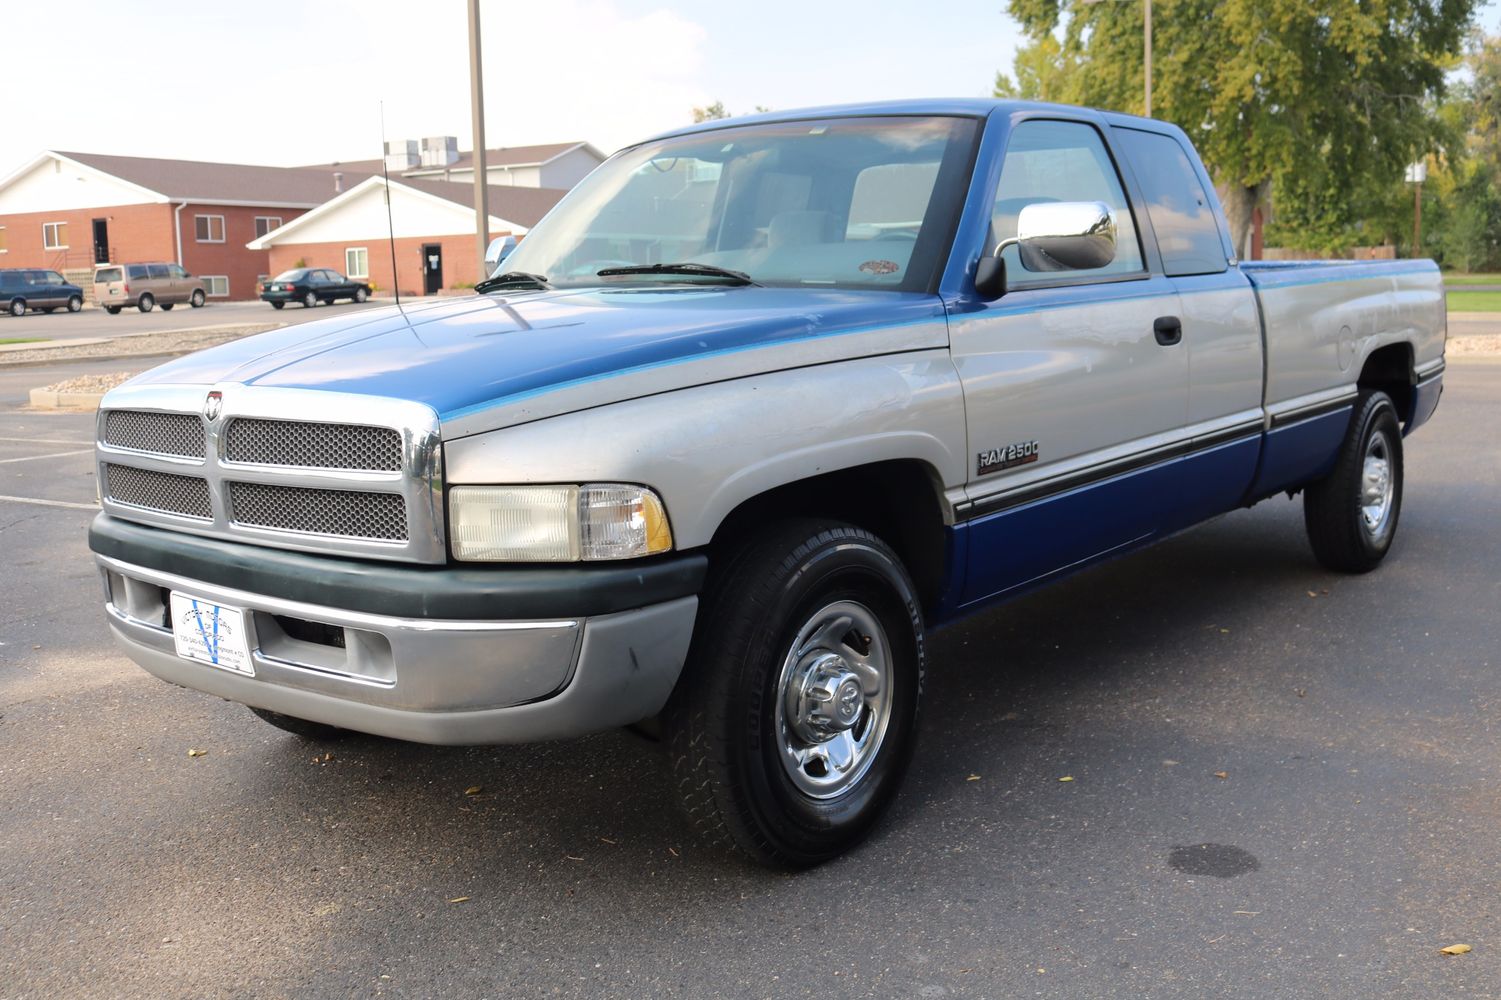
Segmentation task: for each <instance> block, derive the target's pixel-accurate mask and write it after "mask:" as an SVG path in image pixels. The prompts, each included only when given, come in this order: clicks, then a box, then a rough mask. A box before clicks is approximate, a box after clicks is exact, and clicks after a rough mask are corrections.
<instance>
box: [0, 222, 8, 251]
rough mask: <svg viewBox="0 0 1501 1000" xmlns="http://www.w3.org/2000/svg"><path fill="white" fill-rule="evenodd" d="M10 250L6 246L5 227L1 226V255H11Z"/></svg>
mask: <svg viewBox="0 0 1501 1000" xmlns="http://www.w3.org/2000/svg"><path fill="white" fill-rule="evenodd" d="M9 252H10V248H9V247H7V246H6V245H5V227H4V226H0V253H9Z"/></svg>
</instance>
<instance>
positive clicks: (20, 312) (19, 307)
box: [10, 299, 26, 316]
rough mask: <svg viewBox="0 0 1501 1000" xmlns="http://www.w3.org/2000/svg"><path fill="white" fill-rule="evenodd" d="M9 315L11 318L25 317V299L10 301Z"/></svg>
mask: <svg viewBox="0 0 1501 1000" xmlns="http://www.w3.org/2000/svg"><path fill="white" fill-rule="evenodd" d="M10 314H11V315H12V316H25V315H26V300H25V299H12V300H11V303H10Z"/></svg>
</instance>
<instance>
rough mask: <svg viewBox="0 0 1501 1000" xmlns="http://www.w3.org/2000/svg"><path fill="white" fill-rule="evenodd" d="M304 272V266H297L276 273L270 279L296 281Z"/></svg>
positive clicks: (305, 270) (305, 271) (305, 269)
mask: <svg viewBox="0 0 1501 1000" xmlns="http://www.w3.org/2000/svg"><path fill="white" fill-rule="evenodd" d="M304 274H307V268H305V267H298V268H294V269H292V270H290V271H283V272H281V273H280V274H278V275H277V276H276V277H274V278H272V279H271V280H272V281H297V280H298V279H299V278H301V277H302V276H303V275H304Z"/></svg>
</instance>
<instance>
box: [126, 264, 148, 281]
mask: <svg viewBox="0 0 1501 1000" xmlns="http://www.w3.org/2000/svg"><path fill="white" fill-rule="evenodd" d="M125 273H126V274H128V275H129V276H130V277H131V278H134V279H136V280H142V279H144V278H145V277H146V265H145V264H131V265H130V266H129V267H127V268H126V269H125Z"/></svg>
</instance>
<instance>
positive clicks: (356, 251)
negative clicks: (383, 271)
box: [344, 247, 370, 278]
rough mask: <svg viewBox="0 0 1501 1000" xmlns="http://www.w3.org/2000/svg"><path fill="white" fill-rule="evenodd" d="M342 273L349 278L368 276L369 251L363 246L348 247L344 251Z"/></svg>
mask: <svg viewBox="0 0 1501 1000" xmlns="http://www.w3.org/2000/svg"><path fill="white" fill-rule="evenodd" d="M344 273H345V274H347V275H349V276H350V277H351V278H368V277H370V251H369V250H367V249H365V248H364V247H349V248H348V249H346V250H345V251H344Z"/></svg>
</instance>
